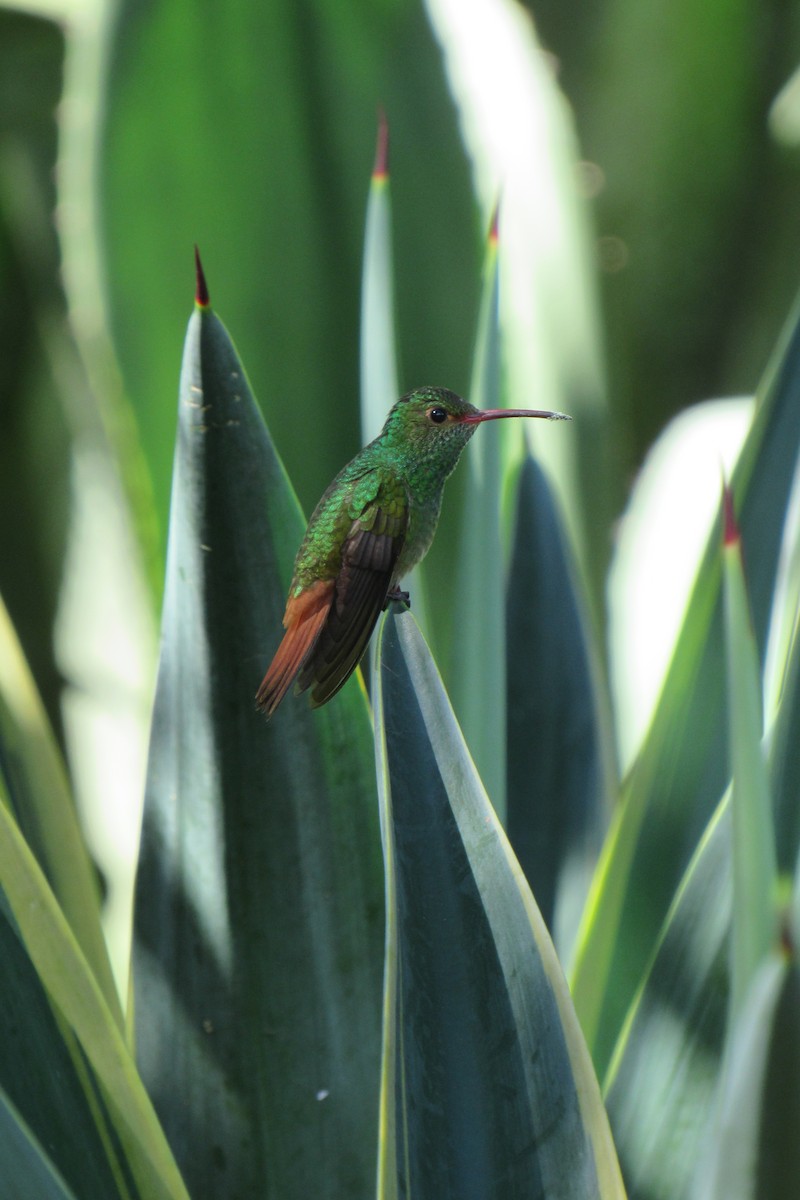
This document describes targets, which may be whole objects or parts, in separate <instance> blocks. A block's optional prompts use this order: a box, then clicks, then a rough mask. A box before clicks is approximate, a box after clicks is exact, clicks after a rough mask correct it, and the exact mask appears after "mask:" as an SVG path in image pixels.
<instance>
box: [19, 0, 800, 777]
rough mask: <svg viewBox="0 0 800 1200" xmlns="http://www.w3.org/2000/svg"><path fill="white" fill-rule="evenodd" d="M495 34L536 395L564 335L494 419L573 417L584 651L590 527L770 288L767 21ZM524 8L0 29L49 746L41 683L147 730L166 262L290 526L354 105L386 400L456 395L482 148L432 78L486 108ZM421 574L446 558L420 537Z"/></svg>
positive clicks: (753, 335) (657, 8) (476, 253)
mask: <svg viewBox="0 0 800 1200" xmlns="http://www.w3.org/2000/svg"><path fill="white" fill-rule="evenodd" d="M526 9H527V14H528V15H529V16H530V17H532V18H533V20H534V22H535V27H536V32H537V34H538V37H539V40H540V42H541V45H542V47H543V48H544V54H543V55H538V52H535V53H536V54H537V55H538V59H539V63H538V66H537V70H539V71H540V72H541V76H542V79H544V80H545V85H544V86H546V87H547V88H548V89H549V90H550V92H552V96H553V97H554V100H553V103H554V104H555V106H556V108H558V109H559V115H558V118H557V120H556V121H555V124H554V125H552V124H551V126H550V127H549V128H551V129H555V133H553V134H552V135H548V136H552V137H553V138H556V137H557V138H558V139H560V140H559V142H558V145H557V148H556V151H555V153H556V157H557V158H558V157H559V156H560V160H561V161H562V162H563V163H564V164H566V174H565V176H564V177H563V178H562V180H561V185H562V188H564V189H565V194H567V195H568V199H569V203H570V204H574V205H575V213H577V217H576V216H575V213H573V214H572V216H571V217H570V219H571V220H572V221H573V225H575V223H576V222H577V225H576V227H577V228H578V229H579V232H580V230H582V231H583V233H584V234H585V238H584V241H583V242H582V243H580V245H581V247H582V253H583V258H582V260H581V262H580V263H579V265H578V267H577V270H576V273H575V274H574V278H572V279H569V278H567V277H566V274H565V275H564V277H563V278H562V274H561V266H560V264H559V260H558V259H557V258H556V259H554V261H553V262H552V263H547V259H546V248H547V246H548V245H549V239H550V238H551V233H550V229H549V226H548V223H547V222H548V219H549V218H547V217H546V216H543V215H541V214H540V213H539V212H538V211H537V212H536V213H531V222H532V224H534V225H536V226H537V230H536V235H537V237H538V238H539V239H540V243H541V245H543V246H544V247H545V255H544V257H542V256H540V261H542V262H543V263H545V266H544V267H543V271H544V272H545V273H549V274H548V279H547V280H546V283H547V286H548V288H549V289H550V294H551V296H554V297H555V298H556V306H558V305H559V304H561V305H562V306H563V310H564V315H563V317H562V318H561V319H562V321H563V324H564V326H565V327H567V328H568V327H569V324H570V321H572V320H573V315H574V325H575V329H576V331H577V332H576V335H575V336H576V338H579V339H583V341H582V343H581V344H582V345H583V347H584V349H583V350H582V351H581V353H585V355H586V362H587V363H589V364H590V366H589V367H588V368H587V369H586V370H584V371H577V370H575V371H573V374H572V375H570V370H569V369H565V368H564V367H563V363H564V362H567V363H568V364H572V363H574V359H575V355H574V354H573V353H572V351H571V349H570V347H569V345H568V337H567V338H566V339H565V342H564V346H565V349H564V350H563V351H561V352H560V353H561V360H562V367H561V368H559V369H560V375H558V371H557V372H556V374H557V375H558V377H559V380H560V384H559V386H560V392H559V393H558V394H555V395H547V394H540V390H539V387H538V381H537V380H536V379H535V378H532V379H531V389H532V391H533V392H534V393H535V394H534V395H532V396H529V397H520V396H519V395H516V396H515V398H516V399H517V400H518V401H521V400H523V399H529V400H532V401H534V402H535V403H537V404H539V405H543V406H550V405H552V406H558V407H567V408H569V407H570V404H571V403H572V408H573V410H575V411H576V415H577V413H579V412H580V411H581V408H582V405H583V404H584V401H585V395H584V393H585V392H587V391H588V392H591V393H592V396H593V397H594V399H593V400H592V404H593V405H594V407H593V408H592V416H591V418H590V419H589V418H587V420H586V421H585V422H584V426H583V427H584V429H588V430H589V432H590V435H591V437H590V440H589V441H587V440H586V438H585V439H584V443H583V445H582V446H581V445H580V443H579V445H578V448H577V450H576V452H575V457H574V459H573V461H572V463H571V466H570V470H571V472H572V476H573V485H572V486H573V490H574V491H575V493H576V494H578V500H577V502H576V503H577V508H578V510H580V511H579V516H578V517H577V518H573V520H572V522H571V528H572V530H573V533H575V531H576V530H578V534H577V541H578V544H579V555H581V554H582V558H583V562H584V567H585V569H586V573H587V576H588V577H589V579H590V581H591V582H592V584H593V590H594V596H595V601H596V605H595V607H596V616H597V620H598V622H599V623H602V619H603V618H602V606H603V590H602V580H603V576H604V572H605V569H606V566H607V563H608V559H609V557H610V555H611V552H612V549H613V537H614V520H615V518H616V517H617V516H618V514H619V513H620V511H621V510H622V507H623V505H624V502H625V498H626V495H627V493H628V489H629V487H630V484H631V481H632V479H633V477H634V475H635V472H636V470H637V467H638V466H639V464H640V463H641V461H642V458H643V456H644V454H645V452H646V451H647V449H648V447H649V446H650V445H651V444H652V442H653V439H654V438H655V437H656V435H657V434H658V433H659V431H660V430H661V429H662V428H663V426H664V425H665V423H666V422H667V421H668V420H669V418H670V417H671V416H672V415H673V414H674V413H675V412H677V411H678V410H679V409H681V408H682V407H684V406H686V405H688V404H692V403H694V402H696V401H699V400H701V399H704V398H706V397H709V396H714V395H725V394H731V393H742V392H744V393H749V392H751V391H752V389H753V388H754V386H755V384H756V381H757V379H758V377H759V375H760V374H761V372H762V370H763V367H764V363H765V361H766V358H767V355H768V352H769V350H770V349H771V347H772V345H773V344H774V341H775V339H776V336H777V334H778V332H779V329H780V327H781V325H782V322H783V320H784V318H785V315H786V312H787V311H788V309H789V306H790V303H791V301H792V298H793V296H794V293H795V290H796V283H797V278H798V274H800V272H798V267H800V254H798V237H797V231H796V216H795V205H794V202H793V201H794V193H795V191H796V189H797V187H798V183H800V153H799V151H798V143H799V142H800V122H799V121H798V117H797V111H798V110H797V108H796V107H795V105H794V104H793V98H792V91H791V87H789V88H788V90H787V84H789V82H790V80H791V76H792V72H793V70H794V68H795V65H796V60H797V55H798V50H799V49H800V18H799V17H798V11H797V10H796V8H795V7H794V6H790V5H785V4H779V3H775V2H772V3H763V2H761V3H758V4H757V3H756V2H755V0H749V2H748V0H738V2H733V0H716V2H715V0H706V2H704V3H703V4H701V5H696V4H688V3H686V2H685V0H684V2H681V3H677V4H675V3H667V2H666V0H658V2H656V3H652V4H647V5H642V4H639V3H636V0H602V2H600V3H597V4H595V5H592V6H590V7H588V8H587V7H586V6H583V5H577V4H574V3H558V4H556V3H551V2H549V0H541V2H540V3H537V4H529V5H527V6H526ZM526 9H523V8H522V6H520V5H517V4H515V3H513V0H506V2H502V0H494V2H492V0H482V2H481V3H479V4H476V5H475V6H474V11H471V15H470V14H467V13H466V12H465V11H464V12H462V11H461V10H460V9H459V8H458V6H454V5H452V4H450V3H449V0H430V2H429V4H428V5H424V4H419V3H413V2H401V0H372V2H370V3H367V2H366V0H361V2H357V0H348V2H342V0H336V2H334V0H299V2H292V3H289V2H288V0H287V2H281V3H277V2H276V3H270V4H267V5H263V4H261V5H256V4H250V3H248V2H247V0H237V2H235V3H231V4H228V5H225V6H219V5H213V4H211V3H202V4H198V3H195V4H190V3H187V2H186V0H170V2H169V3H166V2H164V0H152V2H150V3H147V4H142V3H124V2H121V3H118V4H105V3H99V2H90V0H72V2H71V3H68V2H67V0H63V2H62V3H60V4H59V3H55V2H51V3H48V4H46V5H39V6H37V5H31V6H29V8H28V11H25V12H23V11H20V10H17V9H14V8H10V7H4V8H2V9H0V277H1V278H2V285H1V286H0V306H1V311H2V320H0V339H2V351H1V353H0V503H1V504H2V514H3V515H2V521H0V539H2V543H1V544H0V592H2V594H3V596H4V597H5V599H6V602H7V604H8V607H9V609H10V612H11V616H12V619H13V620H14V622H15V624H16V626H17V629H18V631H19V634H20V637H21V640H22V643H23V645H24V647H25V650H26V652H27V654H28V657H29V659H30V662H31V664H32V667H33V670H34V673H35V676H36V679H37V681H38V683H39V686H40V688H41V690H42V694H43V696H44V699H45V703H46V705H47V708H48V710H49V712H50V715H51V717H52V718H53V720H54V722H55V723H56V725H57V727H59V728H60V727H61V724H62V720H63V719H64V717H63V711H64V710H63V706H62V703H61V701H62V699H63V688H64V681H65V679H66V681H67V683H68V685H69V688H70V689H71V691H72V694H73V701H74V703H77V705H78V706H80V704H81V703H82V701H83V700H85V699H86V697H87V696H88V695H89V694H93V695H94V696H95V698H97V697H99V698H100V700H99V704H100V708H102V706H103V705H104V704H105V705H106V706H108V705H113V704H117V705H118V706H120V707H121V709H122V710H123V713H128V714H129V715H131V716H132V717H133V716H135V714H137V713H140V712H142V711H146V709H147V707H148V705H149V696H150V691H149V689H150V688H151V686H152V671H153V665H154V653H155V636H154V633H153V629H154V627H155V620H156V614H157V611H158V605H159V596H160V587H161V579H162V572H163V556H164V541H165V521H166V512H167V505H168V496H169V481H170V471H171V462H172V453H173V442H174V422H175V416H174V414H175V396H176V387H177V379H178V373H179V368H180V362H179V355H180V349H179V348H180V346H181V341H182V337H183V331H184V328H185V322H186V318H187V315H188V313H189V311H190V303H191V297H192V287H193V279H192V265H191V252H192V245H193V243H195V242H197V243H199V245H200V247H201V250H202V253H203V259H204V263H205V267H206V273H207V276H208V279H209V284H210V289H211V296H212V301H213V303H214V305H215V308H216V309H217V310H218V311H219V312H220V314H221V315H222V317H223V319H224V320H225V322H226V324H227V326H228V328H229V329H230V330H231V332H232V334H233V337H234V339H235V341H236V343H237V346H238V349H239V351H240V353H241V356H242V358H243V361H244V362H245V363H246V364H247V365H248V371H249V374H250V378H251V382H252V384H253V387H254V390H255V393H256V395H257V396H258V397H259V399H260V401H261V403H262V406H263V408H264V411H265V415H266V417H267V421H268V423H269V426H270V430H271V432H272V434H273V437H274V439H275V441H276V444H277V446H278V448H279V451H280V453H281V454H282V456H283V457H284V460H285V463H286V466H287V468H288V470H289V473H290V476H291V478H292V480H293V481H294V484H295V487H296V488H297V491H298V494H299V497H300V500H301V502H302V504H303V506H304V507H305V509H306V510H307V511H308V510H309V509H310V508H311V507H312V506H313V504H314V503H315V501H316V499H317V497H318V496H319V494H320V492H321V491H322V489H323V488H324V486H325V485H326V484H327V482H328V481H329V479H330V478H331V477H332V475H333V474H334V473H335V471H336V470H337V469H338V467H339V466H340V465H341V464H342V462H344V461H345V460H346V459H347V458H348V457H350V456H351V455H352V453H353V452H354V451H355V450H356V449H357V447H358V445H359V444H360V441H361V436H360V433H359V426H358V393H359V378H358V334H359V303H360V296H359V290H360V280H361V252H362V243H363V230H364V213H365V205H366V198H367V191H368V181H369V175H370V170H371V164H372V156H373V152H374V138H375V127H376V114H377V111H378V107H379V106H380V105H382V106H383V107H384V108H385V110H386V112H387V114H388V118H389V123H390V128H391V174H392V202H393V214H394V241H395V252H396V304H397V319H398V339H399V347H400V382H401V386H402V387H403V388H406V387H410V386H413V385H415V384H419V383H423V382H432V383H441V384H445V385H447V386H450V387H453V388H455V389H456V390H459V391H462V392H463V391H466V390H467V389H468V387H469V365H470V347H471V344H472V340H473V336H474V329H475V323H476V320H477V311H478V299H479V294H480V263H481V261H482V255H483V243H484V238H485V232H486V228H487V223H488V219H489V215H490V211H491V207H492V204H493V203H494V201H495V200H496V198H497V196H498V195H501V196H503V203H504V204H505V201H506V191H504V188H505V183H506V181H505V180H504V179H503V178H502V177H500V175H499V174H498V172H497V171H496V169H495V175H494V177H492V176H491V154H489V156H488V157H487V158H485V159H483V160H482V159H481V155H480V153H478V151H476V146H478V147H479V146H480V144H481V143H482V141H483V144H485V143H486V142H487V136H488V135H487V134H486V128H484V129H483V130H482V131H481V130H478V132H477V133H476V127H477V126H476V121H478V118H476V115H475V114H476V113H478V114H479V105H476V104H475V103H474V102H473V99H472V98H471V97H470V95H468V94H466V93H465V91H464V76H463V71H462V70H461V67H459V63H461V64H462V66H463V63H464V62H466V61H467V59H469V60H470V62H471V64H472V69H473V70H474V71H477V73H478V74H479V75H480V74H481V73H482V75H483V78H484V82H486V84H487V87H488V90H489V91H490V92H491V90H492V88H494V89H495V91H496V90H498V89H497V81H498V80H500V79H502V77H503V71H504V65H505V64H504V63H503V61H502V59H499V60H498V57H497V53H495V52H493V49H492V44H491V39H490V37H489V36H488V35H487V31H489V32H491V31H492V30H493V29H497V30H501V29H503V28H505V29H506V31H507V33H508V31H509V30H510V31H511V32H510V33H509V36H512V40H513V37H516V38H517V40H519V39H520V37H522V36H523V35H524V36H525V37H527V36H528V34H529V31H528V33H526V26H525V21H524V19H523V18H525V16H526ZM519 30H521V31H522V33H521V34H520V33H519V32H518V31H519ZM498 44H499V43H498ZM532 44H533V43H532ZM493 55H494V56H493ZM550 78H551V79H552V81H553V82H552V83H550V82H548V80H549V79H550ZM559 90H560V93H561V95H562V96H563V98H565V100H566V106H562V107H561V108H559V106H560V105H561V100H560V98H559ZM465 97H466V98H465ZM509 103H510V106H511V107H509V106H508V105H507V107H506V110H505V117H501V119H500V120H498V119H497V118H496V117H495V116H494V114H491V113H490V114H489V115H488V116H487V117H486V123H487V127H488V126H489V125H490V123H491V121H492V120H494V121H495V124H494V128H493V129H492V128H490V134H491V135H492V136H493V135H495V134H496V136H497V139H498V142H500V141H502V140H503V137H504V136H508V137H510V138H512V140H513V139H514V138H515V139H516V141H515V142H513V146H512V153H516V154H517V156H518V158H519V159H520V160H524V159H525V158H526V156H529V157H531V160H532V161H533V157H534V155H535V154H536V153H538V150H536V149H535V142H536V131H535V130H534V131H533V132H532V130H531V126H530V125H525V124H524V123H522V124H520V129H519V131H516V130H515V129H513V128H512V127H511V126H512V124H513V121H512V118H511V116H510V115H509V114H511V113H513V103H514V100H513V97H511V99H510V102H509ZM487 112H488V109H487ZM479 115H480V114H479ZM501 121H502V122H504V123H505V124H502V125H501ZM559 122H560V124H559ZM478 123H479V121H478ZM487 162H488V163H489V164H490V165H489V167H487ZM487 171H488V174H487ZM565 179H566V181H567V182H566V185H565V184H564V180H565ZM508 190H509V191H510V192H512V193H513V187H510V188H509V189H508ZM570 193H571V195H570ZM509 208H513V195H512V197H511V200H510V201H509ZM542 213H544V209H543V210H542ZM555 237H556V234H552V238H555ZM575 279H577V280H578V288H579V290H580V296H579V298H578V303H574V302H573V293H572V292H570V291H569V289H570V288H572V287H574V286H575ZM581 289H582V290H581ZM598 297H599V301H600V303H599V306H597V305H596V300H597V299H598ZM579 308H580V310H581V311H580V312H579V311H578V309H579ZM598 312H599V313H600V317H599V319H598V316H597V314H598ZM587 313H588V314H589V315H588V318H587V316H586V314H587ZM587 331H588V332H587ZM592 339H595V343H596V344H595V345H594V346H593V347H590V348H589V349H586V345H587V343H588V341H591V340H592ZM520 340H521V342H523V341H524V340H525V338H524V336H523V337H522V338H521V339H520ZM531 340H534V341H535V338H531V337H529V338H528V341H531ZM541 340H542V341H544V340H545V339H541ZM600 347H602V350H600V349H599V348H600ZM528 349H530V347H528ZM541 352H542V348H541V347H537V346H534V348H533V351H532V353H534V354H538V353H541ZM520 361H522V359H520ZM570 369H571V368H570ZM510 373H511V374H513V371H511V372H510ZM565 380H566V382H565ZM516 391H517V392H519V386H518V385H517V387H516ZM554 400H559V401H560V403H559V404H558V405H555V404H553V401H554ZM606 404H607V407H606ZM579 436H580V434H579ZM598 464H599V465H598ZM566 473H568V472H566ZM567 486H568V487H569V483H568V484H567ZM581 531H582V535H581ZM581 536H583V548H582V550H581V548H580V541H581ZM437 553H440V554H441V555H442V556H443V561H446V556H447V553H448V550H447V545H446V539H443V546H442V548H441V550H438V551H437ZM87 563H88V564H89V565H90V566H89V567H87ZM78 565H80V568H81V569H80V574H81V577H82V579H83V580H84V584H83V586H82V588H81V589H78V590H77V591H76V590H75V587H74V583H73V577H74V576H75V575H76V574H77V571H78ZM90 568H91V569H90ZM87 579H88V580H89V583H88V588H87V585H86V582H85V581H86V580H87ZM84 589H85V590H84ZM103 595H104V596H105V597H106V600H105V608H106V611H107V610H108V608H109V607H110V608H111V610H112V611H113V613H114V614H115V616H116V619H117V620H118V621H119V629H118V631H117V633H116V634H115V641H114V645H115V646H116V647H117V650H116V658H115V661H114V662H112V664H111V666H109V663H108V655H107V653H106V654H105V657H104V652H103V651H102V650H100V649H98V650H97V654H96V656H95V659H93V658H92V655H91V653H88V654H87V651H86V647H85V646H84V647H83V648H82V649H81V651H80V653H78V651H77V649H76V646H77V643H78V641H80V637H79V634H81V636H85V637H86V638H87V639H88V640H89V641H91V636H92V634H93V633H94V632H95V620H94V617H93V615H92V614H93V611H94V610H93V607H92V606H93V604H94V603H100V602H101V599H102V596H103ZM76 630H77V631H78V632H76ZM107 644H108V641H107V639H106V646H107ZM93 662H94V667H92V663H93ZM87 663H88V664H89V665H88V666H87ZM68 720H69V719H68ZM135 770H136V767H135V765H134V766H132V767H131V771H132V773H133V774H135Z"/></svg>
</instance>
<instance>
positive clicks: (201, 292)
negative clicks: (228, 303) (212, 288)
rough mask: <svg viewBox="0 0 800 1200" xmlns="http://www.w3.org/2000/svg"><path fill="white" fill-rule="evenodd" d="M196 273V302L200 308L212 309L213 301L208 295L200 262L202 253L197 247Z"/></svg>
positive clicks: (195, 256)
mask: <svg viewBox="0 0 800 1200" xmlns="http://www.w3.org/2000/svg"><path fill="white" fill-rule="evenodd" d="M194 272H195V290H194V302H195V304H196V305H197V307H198V308H210V307H211V300H210V299H209V295H208V285H207V283H206V277H205V272H204V271H203V264H202V262H201V261H200V251H199V249H198V248H197V246H196V245H195V248H194Z"/></svg>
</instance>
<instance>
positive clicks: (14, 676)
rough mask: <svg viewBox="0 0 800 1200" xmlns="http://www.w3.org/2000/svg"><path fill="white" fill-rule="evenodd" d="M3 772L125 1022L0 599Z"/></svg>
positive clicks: (50, 750)
mask: <svg viewBox="0 0 800 1200" xmlns="http://www.w3.org/2000/svg"><path fill="white" fill-rule="evenodd" d="M0 774H2V778H3V781H4V783H5V801H6V803H8V805H9V806H10V809H11V811H12V812H13V814H14V818H15V820H16V822H17V824H18V825H19V827H20V829H21V831H22V834H23V836H24V837H25V839H26V841H27V842H28V845H29V846H30V848H31V849H32V851H33V852H34V854H35V855H36V857H37V859H38V862H39V865H40V866H41V868H42V870H43V871H44V873H45V875H46V877H47V880H48V883H49V884H50V886H51V887H52V889H53V892H54V894H55V896H56V898H57V900H58V902H59V904H60V905H61V908H62V911H63V912H64V915H65V917H66V918H67V920H68V921H69V922H70V924H71V925H72V929H73V932H74V933H75V936H76V938H77V939H78V942H79V943H80V946H81V949H82V950H83V953H84V954H85V955H86V958H87V961H88V962H89V963H90V964H91V967H92V970H93V971H94V973H95V976H96V978H97V982H98V984H99V986H100V987H101V989H102V991H103V995H104V997H105V1001H106V1003H107V1004H108V1006H109V1009H110V1011H111V1013H112V1014H113V1016H114V1019H115V1020H116V1021H117V1023H118V1025H119V1027H120V1029H122V1028H123V1026H124V1021H123V1016H122V1009H121V1006H120V1001H119V995H118V993H117V989H116V986H115V984H114V978H113V975H112V973H111V965H110V962H109V958H108V950H107V948H106V943H105V940H104V938H103V932H102V928H101V925H100V897H99V892H98V887H97V881H96V878H95V876H94V873H93V868H92V865H91V862H90V860H89V856H88V854H87V852H86V845H85V843H84V841H83V838H82V836H81V832H80V829H79V827H78V821H77V817H76V814H75V807H74V804H73V801H72V797H71V796H70V794H69V789H68V786H67V780H66V773H65V770H64V764H63V762H62V760H61V756H60V754H59V752H58V749H57V747H56V744H55V739H54V737H53V734H52V731H51V729H50V726H49V724H48V721H47V718H46V716H45V713H44V709H43V708H42V704H41V701H40V699H39V696H38V693H37V691H36V688H35V686H34V683H33V679H32V678H31V675H30V672H29V670H28V666H27V663H26V662H25V658H24V656H23V654H22V650H21V647H20V645H19V643H18V642H17V639H16V636H15V634H14V630H13V628H12V626H11V623H10V621H9V619H8V614H7V612H6V610H5V607H4V606H3V604H2V602H1V601H0ZM0 882H2V879H0Z"/></svg>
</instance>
